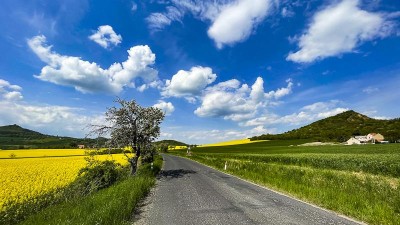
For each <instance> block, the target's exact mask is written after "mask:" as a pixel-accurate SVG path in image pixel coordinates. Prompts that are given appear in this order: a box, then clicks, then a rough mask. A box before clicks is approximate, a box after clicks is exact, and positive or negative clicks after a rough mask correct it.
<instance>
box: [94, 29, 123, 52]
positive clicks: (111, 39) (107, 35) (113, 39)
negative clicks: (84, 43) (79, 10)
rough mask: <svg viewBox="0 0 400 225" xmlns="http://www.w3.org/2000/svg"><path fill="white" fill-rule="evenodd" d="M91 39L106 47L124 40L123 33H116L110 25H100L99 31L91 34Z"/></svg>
mask: <svg viewBox="0 0 400 225" xmlns="http://www.w3.org/2000/svg"><path fill="white" fill-rule="evenodd" d="M89 39H90V40H92V41H94V42H96V43H97V44H99V45H100V46H101V47H103V48H105V49H107V48H109V47H111V45H114V46H117V45H118V44H120V43H121V41H122V37H121V35H119V34H116V33H115V31H114V29H113V28H112V27H111V26H110V25H103V26H99V28H97V31H96V32H95V33H94V34H92V35H90V36H89Z"/></svg>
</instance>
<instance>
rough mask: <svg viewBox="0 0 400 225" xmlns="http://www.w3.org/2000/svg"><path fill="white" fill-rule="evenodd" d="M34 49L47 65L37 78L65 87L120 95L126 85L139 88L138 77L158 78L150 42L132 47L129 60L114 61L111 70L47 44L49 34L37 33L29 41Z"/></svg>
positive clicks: (145, 80)
mask: <svg viewBox="0 0 400 225" xmlns="http://www.w3.org/2000/svg"><path fill="white" fill-rule="evenodd" d="M28 45H29V47H30V48H31V49H32V51H33V52H34V53H35V54H36V55H37V56H38V57H39V58H40V59H41V60H42V61H43V62H45V63H47V65H46V66H45V67H43V68H42V70H41V72H40V74H39V75H35V77H36V78H38V79H40V80H43V81H48V82H51V83H55V84H58V85H63V86H70V87H74V88H75V89H76V90H77V91H80V92H82V93H95V92H104V93H112V94H117V93H119V92H121V91H122V90H123V88H124V87H135V80H136V79H138V78H140V79H141V80H142V81H143V82H144V83H151V82H154V81H155V80H157V79H158V72H157V70H155V69H153V68H152V67H151V66H152V65H153V64H154V63H155V58H156V56H155V54H153V52H152V51H151V49H150V47H149V46H147V45H138V46H134V47H131V48H130V49H129V50H128V51H127V52H128V59H127V60H126V61H124V62H122V63H117V62H116V63H114V64H112V65H111V66H110V67H109V68H108V69H103V68H101V67H100V66H99V65H98V64H97V63H95V62H88V61H84V60H82V59H81V58H79V57H73V56H65V55H60V54H58V53H56V52H54V51H52V49H51V48H52V46H47V45H46V37H45V36H43V35H40V36H35V37H33V38H31V39H29V40H28Z"/></svg>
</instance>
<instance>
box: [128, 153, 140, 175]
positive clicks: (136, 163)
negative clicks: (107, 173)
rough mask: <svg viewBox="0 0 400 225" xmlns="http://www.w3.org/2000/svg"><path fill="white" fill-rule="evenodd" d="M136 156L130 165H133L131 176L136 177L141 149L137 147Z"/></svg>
mask: <svg viewBox="0 0 400 225" xmlns="http://www.w3.org/2000/svg"><path fill="white" fill-rule="evenodd" d="M135 150H136V151H135V156H134V157H133V158H130V159H129V164H130V165H131V175H132V176H135V174H136V172H137V168H138V160H139V157H140V147H139V146H136V147H135Z"/></svg>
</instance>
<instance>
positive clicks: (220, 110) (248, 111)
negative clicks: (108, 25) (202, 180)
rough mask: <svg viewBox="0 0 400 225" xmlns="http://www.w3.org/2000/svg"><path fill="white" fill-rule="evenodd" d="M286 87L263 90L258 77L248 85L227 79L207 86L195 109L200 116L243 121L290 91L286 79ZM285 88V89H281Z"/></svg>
mask: <svg viewBox="0 0 400 225" xmlns="http://www.w3.org/2000/svg"><path fill="white" fill-rule="evenodd" d="M287 82H288V86H287V87H286V88H281V89H278V90H277V91H271V92H268V93H265V92H264V81H263V79H262V78H261V77H258V78H257V80H256V81H255V82H254V84H253V85H252V86H251V87H249V86H248V85H247V84H241V83H240V82H239V81H238V80H236V79H233V80H228V81H225V82H221V83H218V84H216V85H214V86H212V87H208V88H207V89H206V90H205V91H204V93H203V95H202V97H201V106H200V107H198V108H197V109H196V110H195V112H194V113H195V114H196V115H197V116H200V117H222V118H224V119H226V120H233V121H244V120H248V119H251V118H253V117H254V116H255V115H256V114H257V110H258V109H259V108H264V107H266V106H267V105H268V104H270V103H271V101H273V100H276V99H279V98H282V97H284V96H285V95H288V94H290V93H291V88H292V86H293V83H292V82H291V80H287ZM282 90H285V91H282Z"/></svg>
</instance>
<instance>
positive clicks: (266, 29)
mask: <svg viewBox="0 0 400 225" xmlns="http://www.w3.org/2000/svg"><path fill="white" fill-rule="evenodd" d="M0 51H1V52H2V54H1V56H0V125H7V124H14V123H15V124H19V125H21V126H23V127H27V128H30V129H34V130H37V131H40V132H43V133H47V134H52V135H67V136H74V137H83V136H84V135H85V134H86V133H87V130H85V129H84V127H86V125H88V124H96V123H102V122H103V120H104V117H103V115H104V112H105V110H106V108H107V107H110V106H113V105H114V103H113V100H114V99H115V98H116V96H120V97H121V98H124V99H127V100H131V99H135V100H136V101H137V102H138V103H139V104H141V105H143V106H156V107H159V108H161V109H162V110H163V111H164V112H166V114H167V117H166V118H165V120H164V122H163V124H162V133H161V137H160V138H161V139H176V140H180V141H184V142H187V143H197V144H200V143H210V142H217V141H224V140H231V139H241V138H246V137H251V136H254V135H260V134H263V133H280V132H285V131H288V130H291V129H294V128H298V127H301V126H304V125H306V124H309V123H311V122H313V121H316V120H319V119H322V118H326V117H328V116H332V115H335V114H337V113H340V112H343V111H346V110H349V109H352V110H355V111H358V112H360V113H363V114H366V115H368V116H370V117H374V118H380V119H388V118H397V117H399V112H400V104H399V99H400V91H399V90H398V89H399V87H400V54H399V52H400V2H399V1H395V0H375V1H366V0H365V1H364V0H339V1H335V0H331V1H323V0H320V1H316V0H315V1H299V0H213V1H208V0H205V1H200V0H180V1H178V0H159V1H157V0H153V1H151V0H150V1H138V0H136V1H132V0H129V1H125V0H118V1H86V0H69V1H61V0H54V1H45V0H41V1H39V0H32V1H28V2H27V1H22V0H17V1H15V0H5V1H3V2H2V7H1V8H0Z"/></svg>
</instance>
